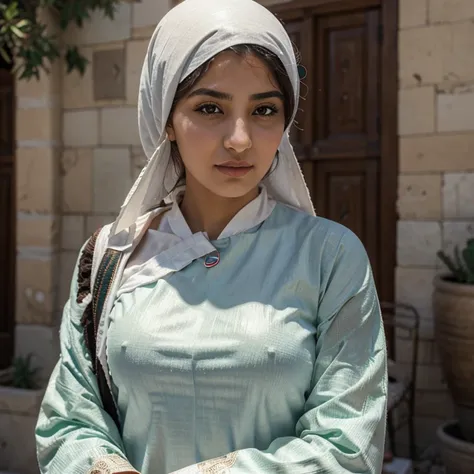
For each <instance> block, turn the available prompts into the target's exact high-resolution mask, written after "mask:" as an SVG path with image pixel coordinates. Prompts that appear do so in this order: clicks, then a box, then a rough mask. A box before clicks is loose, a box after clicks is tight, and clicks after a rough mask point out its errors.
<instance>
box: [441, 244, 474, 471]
mask: <svg viewBox="0 0 474 474" xmlns="http://www.w3.org/2000/svg"><path fill="white" fill-rule="evenodd" d="M437 255H438V257H439V258H440V259H441V260H442V261H443V262H444V263H445V265H446V266H447V267H448V270H449V273H447V274H441V275H438V276H437V277H436V278H435V282H434V294H433V310H434V317H435V337H436V341H437V344H438V348H439V353H440V357H441V366H442V369H443V372H444V375H445V377H446V382H447V384H448V388H449V391H450V393H451V395H452V398H453V401H454V404H455V410H456V417H457V421H450V422H447V423H444V424H443V425H442V426H440V428H439V429H438V438H439V440H440V442H441V448H442V453H443V459H444V462H445V464H446V469H447V474H472V473H473V472H474V471H473V466H474V358H473V349H474V239H469V240H468V241H467V243H466V246H465V248H464V249H463V250H462V251H460V250H459V248H458V247H457V246H456V247H455V249H454V255H453V257H450V256H448V255H447V254H446V253H445V252H443V251H439V252H438V254H437Z"/></svg>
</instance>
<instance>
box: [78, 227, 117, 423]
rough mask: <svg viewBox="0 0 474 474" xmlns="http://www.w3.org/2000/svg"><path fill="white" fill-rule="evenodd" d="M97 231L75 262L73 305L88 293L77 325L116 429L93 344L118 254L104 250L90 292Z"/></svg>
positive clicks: (102, 372) (115, 414) (108, 395)
mask: <svg viewBox="0 0 474 474" xmlns="http://www.w3.org/2000/svg"><path fill="white" fill-rule="evenodd" d="M100 231H101V229H98V230H97V231H96V232H95V233H94V234H93V235H92V237H91V238H90V239H89V241H88V242H87V244H86V246H85V247H84V250H83V251H82V254H81V257H80V259H79V273H78V291H77V302H78V303H81V302H82V301H84V299H85V298H86V297H87V296H88V295H90V294H91V293H92V299H91V301H90V303H89V304H88V305H87V306H86V308H85V310H84V313H83V315H82V318H81V324H82V326H83V328H84V339H85V342H86V346H87V349H88V350H89V354H90V356H91V360H92V369H93V371H94V373H95V375H96V377H97V383H98V385H99V391H100V396H101V398H102V404H103V406H104V410H105V411H106V412H107V413H108V414H109V415H110V416H111V417H112V419H113V420H114V422H115V424H116V425H117V426H118V427H119V426H120V425H119V419H118V414H117V408H116V406H115V402H114V398H113V395H112V393H111V391H110V389H109V385H108V383H107V380H106V378H105V373H104V368H103V367H102V364H101V363H100V362H99V360H98V358H97V354H96V341H97V331H98V328H99V324H100V318H101V316H102V310H103V308H104V302H105V299H106V297H107V294H108V292H109V289H110V286H111V284H112V282H113V279H114V277H115V273H116V271H117V268H118V265H119V263H120V257H121V255H122V254H121V252H119V251H117V250H112V249H107V250H106V252H105V254H104V256H103V257H102V260H101V262H100V265H99V268H98V270H97V276H96V278H95V281H94V288H93V291H92V292H91V278H92V259H93V256H94V249H95V244H96V242H97V237H98V235H99V233H100Z"/></svg>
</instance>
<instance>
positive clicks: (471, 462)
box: [436, 421, 474, 474]
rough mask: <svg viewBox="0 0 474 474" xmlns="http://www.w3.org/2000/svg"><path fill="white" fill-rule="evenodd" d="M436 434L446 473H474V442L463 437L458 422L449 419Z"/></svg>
mask: <svg viewBox="0 0 474 474" xmlns="http://www.w3.org/2000/svg"><path fill="white" fill-rule="evenodd" d="M436 434H437V436H438V440H439V443H440V447H441V456H442V458H443V463H444V465H445V467H446V474H474V444H473V443H468V442H467V441H464V440H463V439H462V436H461V431H460V429H459V426H458V423H457V422H456V421H447V422H446V423H443V424H442V425H441V426H440V427H439V428H438V430H437V433H436Z"/></svg>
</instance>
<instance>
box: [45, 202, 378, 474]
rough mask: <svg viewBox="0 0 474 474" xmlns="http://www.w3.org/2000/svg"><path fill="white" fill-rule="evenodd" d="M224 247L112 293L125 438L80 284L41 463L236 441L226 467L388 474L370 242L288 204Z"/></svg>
mask: <svg viewBox="0 0 474 474" xmlns="http://www.w3.org/2000/svg"><path fill="white" fill-rule="evenodd" d="M213 244H214V245H215V246H216V248H218V249H219V251H220V254H221V262H220V263H219V265H217V266H216V267H214V268H212V269H207V268H205V267H204V265H203V261H202V259H200V260H197V261H195V262H193V263H192V264H190V265H189V266H187V267H186V268H185V269H183V270H181V271H180V272H177V273H174V274H171V275H168V276H167V277H165V278H163V279H160V280H159V281H157V282H154V283H147V284H146V285H143V286H140V285H138V287H137V288H135V289H134V290H133V291H131V292H129V293H126V294H122V295H121V296H120V297H119V298H118V299H117V301H116V302H115V305H114V308H113V310H112V314H111V325H110V329H109V333H108V360H109V366H110V372H111V375H112V378H113V380H114V383H115V385H116V387H117V393H118V405H119V410H120V414H121V419H122V425H123V433H122V435H119V433H118V432H117V429H116V427H115V426H114V424H113V422H112V421H111V420H110V418H109V417H108V416H107V415H106V414H105V413H104V412H103V410H101V408H100V406H99V404H100V402H99V398H98V392H97V386H96V383H95V380H94V374H93V373H92V371H91V369H90V360H89V358H88V356H87V353H86V351H85V349H84V347H83V342H82V332H81V329H82V328H81V327H80V324H79V320H80V315H81V308H80V307H78V305H77V304H76V303H74V294H75V293H74V291H75V285H74V284H73V285H72V289H71V295H72V297H71V300H70V302H69V303H68V305H67V306H66V308H65V312H64V318H63V324H62V329H61V351H62V356H61V361H60V362H59V365H58V367H57V368H56V370H55V372H54V374H53V376H52V378H51V381H50V384H49V387H48V390H47V393H46V395H45V400H44V402H43V405H42V409H41V414H40V418H39V420H38V426H37V440H38V454H39V461H40V466H41V470H42V472H43V473H51V474H56V473H58V474H59V473H73V474H76V473H85V472H87V469H88V468H89V467H90V465H91V463H92V461H93V460H94V459H96V458H97V457H98V456H100V455H101V454H103V453H117V454H119V455H122V456H125V457H127V459H128V460H129V461H130V462H131V463H132V464H133V465H134V467H135V468H137V469H138V470H139V471H140V472H142V474H168V473H170V472H173V471H176V470H179V469H183V471H182V472H183V474H184V473H187V472H189V473H191V472H196V473H197V472H200V471H199V470H198V468H197V466H196V465H195V463H199V462H201V461H205V460H209V459H212V458H217V457H219V456H223V455H226V454H228V453H230V452H233V451H237V452H236V456H235V459H234V458H233V457H231V462H230V464H232V465H231V466H230V467H226V468H225V469H226V470H223V471H222V472H226V473H229V474H244V473H245V474H248V473H269V474H270V473H277V472H278V473H281V474H298V473H308V474H309V473H321V474H323V473H324V474H329V473H330V474H332V473H334V474H338V473H344V472H346V473H367V474H379V473H380V471H381V467H382V459H383V447H384V436H385V412H386V393H387V378H386V351H385V338H384V333H383V325H382V322H381V316H380V311H379V306H378V300H377V295H376V291H375V287H374V283H373V279H372V274H371V270H370V266H369V263H368V259H367V255H366V252H365V250H364V248H363V246H362V244H361V243H360V241H359V240H358V238H357V237H356V236H355V235H354V234H353V233H352V232H350V231H348V230H347V229H345V228H344V227H342V226H340V225H338V224H335V223H333V222H330V221H328V220H325V219H322V218H315V217H311V216H308V215H307V214H304V213H302V212H299V211H294V210H291V209H289V208H288V207H285V206H283V205H280V204H277V206H276V207H275V210H274V211H273V213H272V214H271V216H270V217H269V218H268V219H267V220H266V221H265V222H264V223H263V224H262V225H260V226H258V227H257V228H254V229H252V230H250V231H247V232H243V233H241V234H238V235H235V236H233V237H230V238H227V239H222V240H219V241H215V242H213ZM137 282H139V278H138V279H137ZM224 465H225V463H224ZM217 472H220V471H217Z"/></svg>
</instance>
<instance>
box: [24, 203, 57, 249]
mask: <svg viewBox="0 0 474 474" xmlns="http://www.w3.org/2000/svg"><path fill="white" fill-rule="evenodd" d="M58 228H59V223H58V219H57V218H56V216H54V215H49V214H29V213H24V212H21V213H19V214H17V227H16V237H17V238H16V242H17V246H18V247H21V246H23V247H46V248H50V247H53V246H55V245H56V244H57V240H58Z"/></svg>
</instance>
